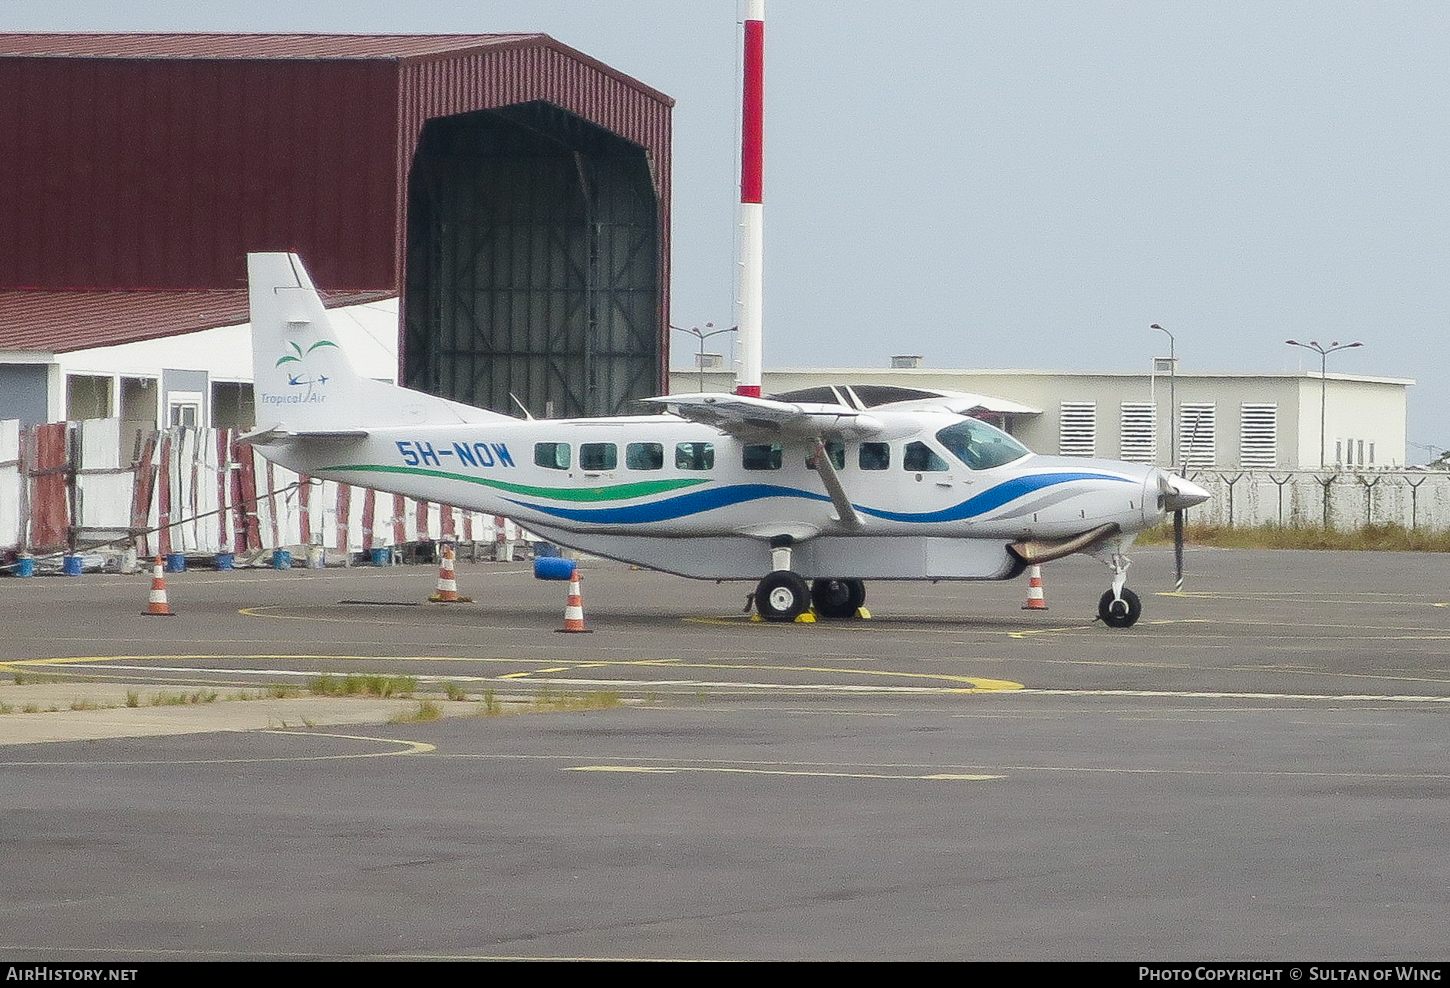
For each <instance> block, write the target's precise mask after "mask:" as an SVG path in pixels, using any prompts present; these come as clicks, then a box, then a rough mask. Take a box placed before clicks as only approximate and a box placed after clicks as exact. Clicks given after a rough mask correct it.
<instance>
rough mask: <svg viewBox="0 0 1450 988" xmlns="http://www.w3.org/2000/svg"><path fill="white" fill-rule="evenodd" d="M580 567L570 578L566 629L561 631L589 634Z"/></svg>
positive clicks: (565, 609)
mask: <svg viewBox="0 0 1450 988" xmlns="http://www.w3.org/2000/svg"><path fill="white" fill-rule="evenodd" d="M580 579H581V577H580V575H579V567H577V566H575V567H574V575H573V576H571V577H569V603H568V604H566V605H565V606H564V627H562V628H560V629H559V630H560V631H564V632H568V633H570V634H576V635H577V634H589V629H588V628H586V627H584V594H583V592H582V591H581V590H580V589H579V582H580Z"/></svg>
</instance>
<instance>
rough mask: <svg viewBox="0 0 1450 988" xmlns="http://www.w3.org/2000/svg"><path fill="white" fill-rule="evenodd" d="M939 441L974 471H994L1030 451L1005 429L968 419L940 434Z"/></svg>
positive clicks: (938, 434) (937, 435)
mask: <svg viewBox="0 0 1450 988" xmlns="http://www.w3.org/2000/svg"><path fill="white" fill-rule="evenodd" d="M936 438H937V441H938V442H939V443H941V444H942V445H943V446H945V447H946V448H947V449H949V450H951V453H952V455H953V456H955V457H956V458H957V459H959V460H961V461H962V462H963V463H965V464H966V465H967V466H969V467H971V468H972V469H973V470H990V469H991V468H992V467H1000V466H1002V465H1003V464H1004V463H1011V462H1012V461H1013V460H1018V459H1021V458H1022V457H1024V456H1026V455H1027V454H1028V453H1029V452H1030V450H1028V448H1027V447H1026V446H1023V445H1022V444H1021V443H1019V442H1018V441H1017V440H1015V439H1013V438H1012V437H1011V436H1009V435H1007V433H1005V432H1003V431H1002V430H1001V429H997V428H994V427H992V426H990V425H988V424H987V423H986V422H982V421H979V420H977V419H965V420H963V421H961V422H958V423H957V424H956V425H949V426H947V427H946V428H945V429H942V430H941V431H940V432H938V433H937V434H936Z"/></svg>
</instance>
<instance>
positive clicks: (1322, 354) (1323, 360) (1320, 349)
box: [1284, 340, 1364, 470]
mask: <svg viewBox="0 0 1450 988" xmlns="http://www.w3.org/2000/svg"><path fill="white" fill-rule="evenodd" d="M1284 342H1285V343H1287V344H1288V345H1289V346H1302V347H1303V348H1304V349H1306V350H1313V351H1314V352H1315V353H1317V354H1319V469H1321V470H1323V469H1324V398H1325V390H1324V389H1325V384H1326V378H1325V373H1326V368H1327V367H1328V364H1329V355H1330V354H1331V353H1334V352H1335V351H1336V350H1352V349H1354V348H1355V347H1357V346H1364V344H1363V343H1360V342H1357V341H1356V342H1354V343H1340V342H1339V341H1338V340H1335V341H1333V342H1332V343H1330V344H1329V346H1327V347H1326V346H1321V345H1320V343H1319V341H1318V340H1310V341H1309V342H1308V343H1300V342H1299V341H1298V340H1285V341H1284Z"/></svg>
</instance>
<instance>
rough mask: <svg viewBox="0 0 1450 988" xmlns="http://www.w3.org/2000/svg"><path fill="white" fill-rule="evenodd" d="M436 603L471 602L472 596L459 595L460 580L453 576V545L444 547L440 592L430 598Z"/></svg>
mask: <svg viewBox="0 0 1450 988" xmlns="http://www.w3.org/2000/svg"><path fill="white" fill-rule="evenodd" d="M428 599H429V600H430V601H432V602H433V603H435V604H471V603H473V598H472V597H460V596H458V581H457V580H455V579H454V578H453V546H451V545H445V546H444V547H443V559H442V560H441V561H440V562H439V563H438V592H437V593H435V594H434V595H433V596H431V597H429V598H428Z"/></svg>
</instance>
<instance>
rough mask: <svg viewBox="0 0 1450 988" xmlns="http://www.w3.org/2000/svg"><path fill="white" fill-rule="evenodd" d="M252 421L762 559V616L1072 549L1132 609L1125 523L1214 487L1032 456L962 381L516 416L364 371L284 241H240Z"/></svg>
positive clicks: (264, 445) (635, 540)
mask: <svg viewBox="0 0 1450 988" xmlns="http://www.w3.org/2000/svg"><path fill="white" fill-rule="evenodd" d="M248 273H249V278H250V290H251V316H252V340H253V344H252V345H253V364H254V372H255V379H254V380H255V386H254V387H255V391H254V394H255V399H256V413H257V415H256V417H257V424H258V429H257V431H255V432H253V433H252V434H251V436H250V437H249V438H250V439H251V441H252V442H253V443H255V444H256V445H258V446H259V447H260V449H261V452H262V454H263V455H264V456H266V457H267V458H268V459H270V460H274V461H275V462H277V463H279V464H281V465H282V466H285V467H287V468H289V469H291V470H295V471H297V472H299V473H305V474H307V475H309V476H312V477H317V478H322V479H327V480H335V481H339V482H342V483H348V484H355V485H358V486H363V487H372V488H376V489H378V490H383V491H389V492H393V493H398V494H403V495H406V496H408V497H414V498H419V499H424V500H429V501H435V502H439V503H443V504H452V505H455V506H457V507H460V508H465V509H469V510H476V511H483V512H487V513H489V514H496V515H504V516H507V517H509V518H512V519H513V520H515V521H516V522H518V523H519V524H521V525H523V526H524V527H526V528H528V529H530V530H531V531H533V532H535V533H537V534H538V535H539V536H541V537H543V538H545V539H548V540H549V541H551V542H557V543H559V544H561V545H564V546H569V547H571V548H574V549H578V550H581V551H584V552H588V553H594V554H597V555H600V556H605V557H608V558H610V559H616V560H620V561H622V562H628V563H635V564H638V565H641V566H646V567H649V568H651V569H657V570H663V571H666V572H670V573H675V574H678V575H680V576H686V577H692V578H695V579H702V580H717V581H718V580H757V581H759V582H758V583H757V585H756V589H755V593H754V595H753V596H754V606H755V608H756V610H757V612H758V613H759V614H760V616H761V617H763V618H765V619H766V620H770V621H789V620H793V619H795V618H797V617H798V616H800V615H802V614H805V613H806V612H807V611H808V610H809V609H811V608H812V607H813V608H814V611H815V613H817V614H819V615H821V616H822V617H827V618H848V617H852V616H855V615H856V614H857V613H858V612H859V610H860V608H861V606H862V604H863V602H864V601H865V596H866V589H865V583H864V581H865V580H868V579H874V580H933V581H936V580H1005V579H1010V578H1012V577H1014V576H1017V575H1018V574H1020V573H1021V572H1022V570H1023V569H1024V568H1025V567H1026V566H1028V565H1029V564H1040V563H1044V562H1048V561H1051V560H1054V559H1060V558H1062V557H1064V556H1067V555H1070V554H1072V553H1076V552H1084V553H1089V554H1091V555H1093V556H1095V557H1097V558H1099V559H1101V560H1102V561H1103V562H1104V563H1106V564H1107V565H1108V566H1109V567H1110V568H1111V569H1112V583H1111V586H1110V588H1109V589H1108V590H1107V591H1106V592H1105V593H1104V594H1103V596H1102V599H1101V600H1100V602H1099V606H1098V614H1099V616H1100V617H1101V618H1102V620H1103V621H1104V622H1105V623H1106V624H1108V625H1109V626H1111V627H1117V628H1126V627H1129V626H1131V625H1132V624H1133V623H1134V622H1136V621H1137V620H1138V616H1139V613H1140V612H1141V609H1142V605H1141V602H1140V600H1139V598H1138V596H1137V595H1136V594H1134V593H1133V591H1131V590H1129V589H1128V588H1127V587H1126V586H1124V583H1125V579H1126V574H1127V570H1128V559H1127V556H1126V555H1125V552H1126V550H1127V548H1128V547H1129V546H1130V545H1131V543H1132V541H1133V539H1134V537H1135V536H1136V534H1137V533H1138V532H1141V531H1142V530H1143V529H1145V528H1150V527H1152V526H1154V525H1157V524H1159V523H1161V522H1162V521H1163V520H1164V519H1165V518H1166V517H1167V516H1168V515H1169V514H1170V513H1171V514H1173V515H1174V518H1175V530H1176V532H1177V533H1178V537H1177V543H1178V548H1179V554H1178V560H1179V571H1180V573H1181V571H1182V552H1181V548H1182V534H1181V533H1182V526H1181V521H1182V513H1183V511H1184V510H1185V509H1187V508H1189V507H1192V506H1193V505H1195V504H1199V503H1201V502H1203V501H1205V500H1207V498H1208V493H1207V492H1206V491H1205V490H1203V488H1201V487H1199V486H1198V485H1196V484H1193V483H1191V482H1190V481H1188V480H1185V479H1184V478H1183V477H1179V476H1175V475H1173V474H1171V473H1169V472H1167V471H1164V470H1161V469H1159V468H1157V467H1151V466H1145V465H1141V464H1132V463H1120V462H1116V461H1113V460H1097V459H1081V458H1076V457H1073V458H1066V457H1048V456H1038V455H1036V454H1034V453H1032V452H1031V451H1029V450H1028V449H1027V448H1026V447H1025V446H1023V445H1022V444H1021V443H1019V442H1018V441H1017V440H1015V439H1013V438H1012V437H1011V436H1009V435H1007V434H1006V433H1005V432H1002V431H1000V430H998V429H995V428H993V427H992V426H990V425H988V424H987V423H985V422H982V421H979V420H978V419H975V418H973V417H972V416H971V415H970V414H969V413H970V412H971V410H972V409H973V408H974V407H976V406H977V405H978V404H979V401H980V399H979V398H978V397H977V396H973V395H961V394H954V393H949V392H924V391H919V390H914V389H904V388H902V389H898V388H882V387H875V388H868V387H856V388H851V387H836V388H817V389H811V390H810V391H808V392H798V393H796V394H793V395H779V396H776V397H773V398H756V397H748V396H741V395H730V394H685V395H670V396H667V397H661V398H652V399H646V400H647V401H650V402H653V403H655V404H657V405H662V406H664V407H665V408H666V409H667V410H668V411H666V412H664V413H663V414H648V415H636V416H614V417H606V418H583V419H532V418H527V419H520V418H514V417H511V416H507V415H502V414H499V413H497V412H491V411H486V410H484V409H479V408H474V407H471V406H468V405H464V404H460V403H459V402H455V401H450V400H448V399H445V398H438V397H435V396H432V395H427V394H423V393H421V392H418V391H412V390H409V389H407V388H401V387H397V386H395V385H392V384H387V383H384V382H380V381H373V380H369V379H366V378H362V377H359V376H358V375H357V374H356V373H355V371H354V370H353V367H352V365H351V363H350V362H349V361H348V358H347V355H346V354H345V353H344V352H343V351H342V349H341V348H340V347H339V346H338V344H337V343H336V337H335V336H334V334H333V332H332V330H331V327H330V324H329V320H328V315H327V312H326V310H325V309H324V308H323V305H322V302H321V300H320V299H319V298H318V295H317V292H316V290H315V288H314V287H313V285H312V281H311V279H310V278H309V277H308V275H307V272H306V271H305V270H304V268H303V266H302V262H301V260H300V259H299V258H298V257H297V256H296V255H294V254H284V253H265V254H252V255H250V256H249V257H248Z"/></svg>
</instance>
